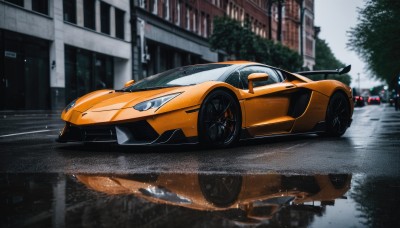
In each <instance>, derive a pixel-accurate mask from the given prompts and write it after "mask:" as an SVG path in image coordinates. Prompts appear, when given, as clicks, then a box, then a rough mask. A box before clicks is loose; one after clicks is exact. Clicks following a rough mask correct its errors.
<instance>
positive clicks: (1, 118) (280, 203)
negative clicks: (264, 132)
mask: <svg viewBox="0 0 400 228" xmlns="http://www.w3.org/2000/svg"><path fill="white" fill-rule="evenodd" d="M0 125H1V128H0V146H1V153H0V154H1V155H0V156H1V157H0V183H1V184H0V186H1V187H0V189H1V194H2V203H1V206H0V207H1V210H2V211H3V215H2V217H3V219H1V222H0V224H1V226H2V227H20V226H30V227H32V226H34V227H43V226H54V227H75V226H78V227H79V226H89V227H94V226H98V225H100V224H101V225H102V226H103V227H110V226H113V227H114V226H116V227H120V226H123V227H133V226H134V227H137V226H148V227H158V226H192V227H193V226H195V227H204V226H234V225H237V226H242V225H255V226H257V225H263V226H274V227H276V226H278V227H280V226H284V227H287V226H291V227H377V226H378V227H396V226H397V227H398V226H399V225H400V222H399V220H398V218H397V217H398V215H399V210H398V205H399V203H400V196H399V195H398V192H399V190H400V112H395V110H394V108H393V107H390V106H388V105H387V104H382V105H367V106H365V107H362V108H355V110H354V115H353V123H352V126H351V127H350V128H349V129H348V130H347V132H346V133H345V135H344V136H342V137H341V138H327V137H319V136H316V135H296V136H288V137H270V138H266V139H257V140H249V141H242V142H240V143H239V145H237V146H235V147H233V148H229V149H218V150H213V149H203V148H200V147H199V146H166V147H131V146H124V147H121V146H115V145H82V144H78V143H71V144H61V143H56V142H55V139H56V138H57V135H58V132H59V130H60V129H61V128H62V127H63V122H62V121H61V120H60V117H59V113H56V112H44V111H36V112H35V111H20V112H7V111H3V112H0ZM329 181H330V182H329ZM328 182H329V183H328ZM256 209H257V210H256Z"/></svg>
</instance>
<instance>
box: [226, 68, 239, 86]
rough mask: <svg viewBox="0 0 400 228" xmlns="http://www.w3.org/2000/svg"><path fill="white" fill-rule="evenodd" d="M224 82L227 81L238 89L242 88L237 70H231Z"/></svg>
mask: <svg viewBox="0 0 400 228" xmlns="http://www.w3.org/2000/svg"><path fill="white" fill-rule="evenodd" d="M225 82H226V83H228V84H230V85H232V86H234V87H236V88H239V89H242V88H243V86H242V85H241V83H240V74H239V71H235V72H233V73H232V74H231V75H230V76H229V77H228V79H226V81H225Z"/></svg>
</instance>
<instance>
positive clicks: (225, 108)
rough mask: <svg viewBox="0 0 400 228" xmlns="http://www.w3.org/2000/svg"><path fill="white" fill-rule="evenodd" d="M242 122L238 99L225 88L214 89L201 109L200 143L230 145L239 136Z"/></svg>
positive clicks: (219, 145)
mask: <svg viewBox="0 0 400 228" xmlns="http://www.w3.org/2000/svg"><path fill="white" fill-rule="evenodd" d="M241 124H242V119H241V112H240V106H239V103H238V101H237V99H236V98H235V97H234V96H233V95H231V94H230V93H228V92H226V91H224V90H215V91H212V92H211V93H210V94H209V95H208V96H207V97H206V98H205V99H204V101H203V103H202V105H201V108H200V111H199V121H198V129H199V139H200V143H201V144H203V145H208V146H216V147H228V146H231V145H233V144H234V143H235V142H236V141H237V140H238V138H239V132H240V127H241Z"/></svg>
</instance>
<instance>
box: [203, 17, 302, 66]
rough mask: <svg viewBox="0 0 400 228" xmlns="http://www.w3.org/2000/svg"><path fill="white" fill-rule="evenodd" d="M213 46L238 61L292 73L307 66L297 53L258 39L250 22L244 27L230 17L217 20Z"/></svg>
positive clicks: (212, 41)
mask: <svg viewBox="0 0 400 228" xmlns="http://www.w3.org/2000/svg"><path fill="white" fill-rule="evenodd" d="M210 44H211V50H213V51H215V50H217V49H219V50H223V51H225V52H226V53H227V54H228V55H229V56H233V57H234V58H235V59H245V60H249V61H256V62H260V63H264V64H267V65H270V66H275V67H279V68H282V69H286V70H288V71H298V70H300V69H301V66H302V65H303V60H302V58H301V56H300V55H299V54H298V53H297V52H295V51H292V50H291V49H289V48H288V47H285V46H283V45H281V44H280V43H278V44H275V43H274V42H273V41H271V40H266V39H263V38H261V37H259V36H256V35H255V34H254V33H253V32H252V31H251V27H250V24H249V23H247V22H246V23H245V24H244V26H243V27H242V26H241V24H240V22H238V21H235V20H232V19H230V18H227V17H216V18H215V19H214V31H213V34H212V36H211V37H210Z"/></svg>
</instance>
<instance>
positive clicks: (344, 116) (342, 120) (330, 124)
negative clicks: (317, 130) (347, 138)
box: [323, 92, 350, 137]
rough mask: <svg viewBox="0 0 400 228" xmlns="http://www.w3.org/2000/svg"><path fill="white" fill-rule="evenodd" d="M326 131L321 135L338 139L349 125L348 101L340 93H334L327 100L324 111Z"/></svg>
mask: <svg viewBox="0 0 400 228" xmlns="http://www.w3.org/2000/svg"><path fill="white" fill-rule="evenodd" d="M325 123H326V130H325V133H324V134H323V135H326V136H333V137H340V136H342V135H343V134H344V133H345V132H346V130H347V128H348V127H349V124H350V106H349V102H348V99H347V98H346V96H345V95H343V94H342V93H339V92H337V93H335V94H333V96H331V99H330V100H329V104H328V108H327V110H326V118H325Z"/></svg>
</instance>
